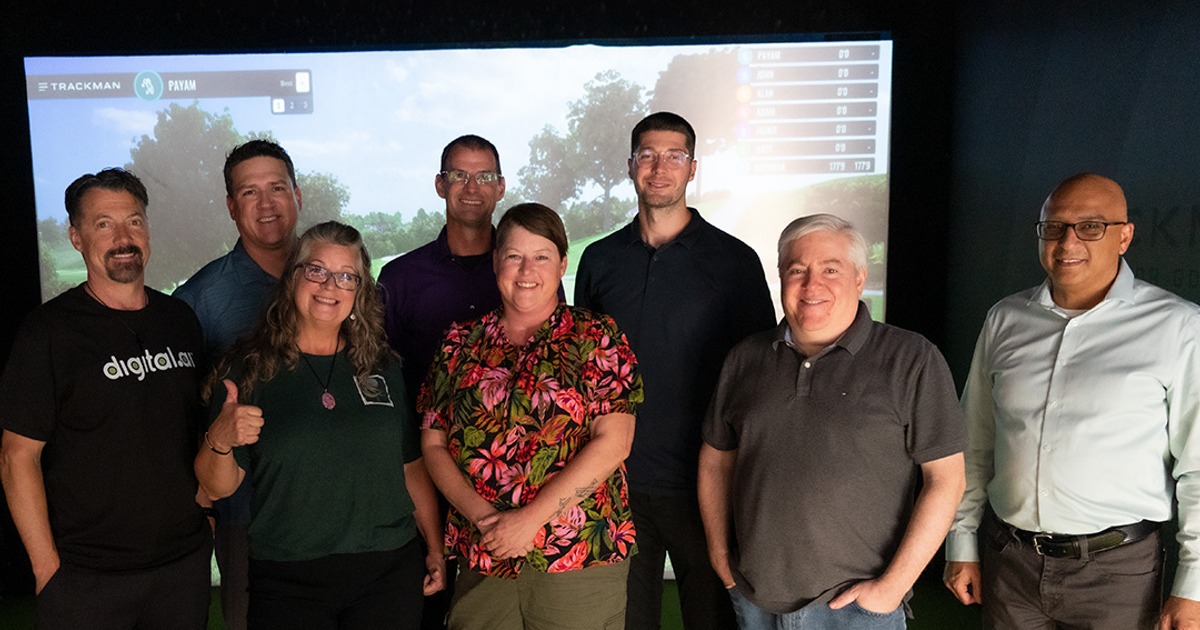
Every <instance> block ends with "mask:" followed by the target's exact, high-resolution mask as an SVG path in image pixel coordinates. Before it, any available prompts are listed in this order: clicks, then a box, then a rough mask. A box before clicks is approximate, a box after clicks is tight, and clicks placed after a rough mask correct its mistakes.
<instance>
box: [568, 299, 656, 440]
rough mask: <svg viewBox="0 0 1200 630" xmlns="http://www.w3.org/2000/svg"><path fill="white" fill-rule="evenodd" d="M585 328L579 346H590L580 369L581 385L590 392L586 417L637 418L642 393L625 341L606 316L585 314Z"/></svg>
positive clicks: (626, 341)
mask: <svg viewBox="0 0 1200 630" xmlns="http://www.w3.org/2000/svg"><path fill="white" fill-rule="evenodd" d="M583 312H584V313H587V315H588V317H587V319H588V320H589V325H588V326H587V327H586V328H585V329H584V331H582V332H583V339H582V342H583V343H591V344H594V346H593V348H592V351H591V352H590V353H589V354H588V356H587V357H586V359H585V361H586V363H585V365H584V368H583V374H584V382H585V384H586V386H587V387H588V388H590V390H591V391H590V394H591V395H590V396H588V415H589V416H591V417H593V418H595V417H599V416H603V415H607V414H610V413H628V414H634V415H636V414H637V406H638V403H640V402H642V400H643V396H644V392H643V389H642V377H641V375H640V374H639V373H638V369H637V357H635V356H634V354H633V349H632V348H630V347H629V340H628V339H626V338H625V334H624V333H622V332H621V331H620V329H618V328H617V325H616V323H615V322H614V321H613V319H612V318H611V317H609V316H607V315H594V314H591V313H590V312H588V311H583Z"/></svg>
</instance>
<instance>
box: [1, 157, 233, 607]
mask: <svg viewBox="0 0 1200 630" xmlns="http://www.w3.org/2000/svg"><path fill="white" fill-rule="evenodd" d="M66 205H67V214H68V217H69V220H70V228H69V234H70V239H71V244H72V245H74V247H75V249H76V250H78V251H79V252H80V254H82V255H83V260H84V264H85V266H86V268H87V281H86V282H84V283H83V284H82V285H80V286H78V287H75V288H73V289H70V290H68V291H66V292H64V293H63V294H62V295H60V296H58V297H56V298H54V299H52V300H50V301H49V302H47V303H45V304H43V305H42V306H40V307H39V308H38V309H36V310H35V311H34V312H33V313H32V314H30V316H29V318H28V319H27V320H26V321H25V323H24V325H23V326H22V327H21V329H20V331H19V333H18V336H17V340H16V343H15V344H14V346H13V350H12V354H11V355H10V358H9V361H8V365H7V366H6V368H5V371H4V376H3V378H2V379H0V424H2V425H3V428H4V433H3V437H2V438H0V479H2V480H3V483H4V490H5V493H6V495H7V498H8V505H9V509H10V510H11V512H12V516H13V521H14V522H15V523H16V526H17V530H18V531H19V532H20V534H21V540H22V541H23V542H24V543H25V548H26V550H27V551H28V552H29V558H30V561H31V563H32V565H33V574H34V581H35V589H36V592H37V625H38V627H39V628H51V629H53V628H63V629H69V630H78V629H79V628H114V629H126V628H128V629H132V628H135V627H152V628H170V629H175V628H178V629H181V630H182V629H197V630H199V629H202V628H204V627H205V626H206V625H207V616H208V595H209V588H210V580H209V557H210V554H211V542H210V536H209V532H208V531H207V527H206V523H205V519H204V515H203V512H202V510H201V508H200V507H199V505H197V503H196V490H197V484H196V479H195V475H194V473H193V472H192V459H193V457H194V456H195V453H196V437H197V435H198V430H199V427H200V426H201V425H200V423H201V422H202V419H203V410H202V408H201V406H200V401H199V392H198V384H199V380H200V377H201V364H202V363H203V361H202V360H201V358H202V342H201V336H200V326H199V323H198V322H197V321H196V317H195V315H193V314H192V312H191V309H189V308H188V307H187V305H186V304H184V303H183V302H180V301H179V300H176V299H174V298H171V297H168V296H166V295H164V294H162V293H159V292H158V291H154V290H153V289H148V288H146V286H145V284H144V280H145V264H146V261H147V260H148V259H149V257H150V241H149V230H148V228H147V222H146V205H147V197H146V189H145V187H144V186H143V185H142V183H141V182H140V181H139V180H138V179H137V177H135V176H134V175H133V174H131V173H128V172H126V171H123V170H120V169H106V170H104V171H101V172H99V173H97V174H95V175H92V174H88V175H84V176H82V177H80V178H79V179H77V180H75V181H74V182H73V183H72V184H71V185H70V186H69V187H68V188H67V192H66Z"/></svg>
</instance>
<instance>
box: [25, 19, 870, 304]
mask: <svg viewBox="0 0 1200 630" xmlns="http://www.w3.org/2000/svg"><path fill="white" fill-rule="evenodd" d="M25 73H26V89H27V93H28V104H29V133H30V138H31V146H32V151H33V155H32V158H33V160H32V162H33V171H34V173H33V175H34V185H35V196H36V212H37V219H38V223H37V225H38V240H39V254H40V257H41V259H40V263H41V266H40V269H41V274H42V275H41V283H42V297H43V299H49V298H50V297H53V296H54V295H57V294H58V293H59V292H61V291H62V290H63V289H65V288H68V287H70V286H74V285H76V284H78V283H80V282H82V281H83V280H84V279H85V277H86V275H85V270H84V266H83V261H82V259H81V257H80V256H79V254H78V252H76V251H75V250H74V249H73V248H72V247H71V244H70V242H69V240H68V237H67V219H66V210H65V209H64V207H63V191H64V189H65V188H66V186H67V185H68V184H69V183H70V182H71V181H72V180H74V179H75V178H76V177H78V176H79V175H81V174H83V173H94V172H96V171H98V170H100V169H102V168H105V167H109V166H121V167H124V168H127V169H129V170H130V171H132V172H134V173H136V174H137V175H138V176H139V177H141V178H142V180H143V181H144V182H145V184H146V186H147V189H148V191H149V195H150V206H149V210H148V215H149V220H150V236H151V246H152V255H151V259H150V262H149V264H148V266H147V284H149V285H150V286H152V287H155V288H157V289H160V290H162V291H166V292H170V291H172V290H173V289H174V288H175V287H176V286H178V285H179V284H180V283H182V282H183V281H184V280H186V279H187V278H188V277H189V276H191V274H192V273H194V272H195V271H196V270H197V269H199V268H200V267H201V266H202V265H204V264H205V263H206V262H208V261H210V260H212V259H213V258H216V257H217V256H220V255H222V254H224V253H225V252H227V251H229V249H230V247H232V246H233V244H234V243H235V242H236V239H237V233H236V231H235V227H234V224H233V222H232V221H231V220H230V218H229V214H228V211H227V210H226V206H225V190H224V183H223V179H222V166H223V163H224V159H225V155H226V154H227V153H228V152H229V150H230V149H232V148H233V147H234V146H235V145H237V144H239V143H241V142H244V141H246V140H248V139H251V138H260V137H267V138H271V139H274V140H276V141H277V142H279V143H280V144H281V145H282V146H283V147H284V148H285V149H286V150H287V151H288V152H289V153H290V154H291V156H292V159H293V161H294V162H295V165H296V172H297V179H298V182H297V183H298V185H299V187H300V189H301V191H302V193H303V210H302V212H301V215H300V228H304V227H307V226H308V225H312V224H315V223H318V222H320V221H325V220H329V219H337V220H341V221H343V222H346V223H349V224H351V225H354V226H355V227H357V228H359V229H360V230H361V231H362V232H363V234H364V237H365V239H366V244H367V247H368V250H369V251H370V253H371V256H372V258H373V260H374V269H375V271H378V269H379V267H380V266H382V264H383V263H385V262H386V261H388V260H390V259H391V258H393V257H395V256H397V255H400V254H402V253H404V252H406V251H409V250H411V249H413V248H415V247H418V246H420V245H421V244H423V243H426V242H428V241H430V240H432V239H434V238H435V237H436V236H437V233H438V231H439V229H440V228H441V226H442V224H443V223H444V208H445V206H444V202H443V201H442V200H441V199H440V198H438V196H437V194H436V192H435V190H434V177H435V175H436V173H437V172H438V171H439V170H440V169H439V159H440V156H441V151H442V148H443V147H444V146H445V145H446V144H447V143H448V142H450V141H451V140H452V139H454V138H456V137H458V136H460V135H463V134H477V135H480V136H483V137H484V138H487V139H488V140H491V141H492V142H493V143H495V144H496V146H497V148H498V149H499V152H500V158H501V167H502V171H503V175H504V177H505V181H506V184H507V192H506V193H505V196H504V199H503V200H501V202H500V204H499V206H498V208H497V213H496V218H497V219H498V218H499V216H500V215H501V214H502V213H503V212H504V210H505V208H507V207H509V206H512V205H514V204H516V203H519V202H523V201H537V202H540V203H543V204H545V205H547V206H550V207H551V208H554V209H555V210H557V211H558V212H559V214H560V215H561V216H562V217H563V220H564V222H565V224H566V226H567V230H568V234H569V237H570V240H571V244H570V252H569V260H570V265H569V267H568V271H567V273H568V275H567V278H566V279H565V283H566V285H567V286H566V287H565V288H566V294H567V296H568V297H570V296H571V295H572V291H573V278H574V268H575V262H576V261H577V260H578V258H579V255H580V254H581V253H582V252H583V249H584V247H586V246H587V244H589V243H591V242H592V241H594V240H596V239H597V238H599V237H601V236H603V235H606V234H608V233H610V232H612V231H613V230H614V229H617V228H619V227H621V226H623V225H625V224H626V223H628V222H629V221H630V220H631V219H632V218H633V217H634V216H635V215H636V211H637V200H636V197H635V194H634V190H633V186H632V184H631V183H630V180H629V175H628V162H627V160H628V158H629V156H630V139H629V132H630V130H631V129H632V128H633V126H634V125H635V124H636V123H637V122H638V121H639V120H640V119H641V118H642V117H644V116H645V115H647V114H649V113H651V112H655V111H664V110H665V111H672V112H675V113H678V114H680V115H682V116H683V117H684V118H686V119H688V120H689V121H690V122H691V123H692V125H693V126H694V127H695V129H696V134H697V144H696V150H695V154H696V155H695V156H694V157H695V158H696V160H697V161H698V167H697V172H696V177H695V180H694V181H693V182H692V183H691V184H690V185H689V187H688V192H687V200H688V204H689V205H691V206H693V207H695V208H697V209H698V210H699V211H700V213H701V214H702V215H703V216H704V217H705V218H706V219H707V220H709V221H710V222H712V223H714V224H715V225H717V226H718V227H720V228H722V229H724V230H726V231H728V232H731V233H733V234H735V235H736V236H738V237H739V238H741V239H742V240H744V241H746V242H747V243H749V244H750V245H751V246H752V247H754V248H755V249H756V250H757V251H758V252H759V256H760V258H761V259H762V262H763V266H764V268H765V270H766V274H767V278H768V284H770V285H771V286H772V290H773V291H775V292H778V281H777V278H778V275H777V272H776V271H775V267H776V262H777V260H776V259H777V254H776V241H777V239H778V236H779V233H780V231H781V230H782V229H783V227H784V226H785V225H787V223H788V222H789V221H791V220H792V219H794V218H796V217H798V216H802V215H806V214H814V213H818V212H831V213H834V214H837V215H839V216H842V217H844V218H846V219H848V220H850V221H852V222H853V223H854V224H855V225H856V226H857V227H858V228H859V229H860V230H861V231H862V232H863V233H864V235H865V236H866V239H867V243H868V245H869V258H870V268H869V273H868V279H867V291H866V299H867V300H868V302H869V303H870V304H871V309H872V313H873V315H874V316H875V317H876V318H877V319H882V318H883V314H884V297H885V296H884V287H885V286H886V277H885V273H886V258H887V224H888V151H889V147H888V143H889V132H890V126H889V123H890V115H891V92H892V90H891V80H892V79H891V77H892V41H891V40H890V38H889V37H888V36H887V35H869V36H863V35H861V34H858V35H854V36H838V35H829V34H820V35H817V34H807V35H793V36H787V37H781V38H779V39H776V40H773V41H772V40H762V39H761V38H756V39H754V40H744V39H737V40H724V41H722V40H712V39H706V40H688V41H687V42H685V43H682V44H681V43H678V42H655V41H640V42H634V43H631V42H618V43H603V44H596V43H588V44H553V45H536V46H534V45H528V44H511V45H509V44H504V45H496V46H489V47H486V48H471V49H463V48H450V49H421V50H395V51H372V52H316V53H271V54H204V55H153V56H151V55H147V56H109V57H98V56H88V57H61V56H60V57H30V58H26V59H25Z"/></svg>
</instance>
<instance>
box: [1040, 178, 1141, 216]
mask: <svg viewBox="0 0 1200 630" xmlns="http://www.w3.org/2000/svg"><path fill="white" fill-rule="evenodd" d="M1070 203H1086V204H1090V205H1092V206H1094V207H1095V208H1096V209H1097V210H1103V211H1104V212H1105V213H1106V214H1105V216H1111V217H1113V218H1109V219H1108V220H1109V221H1128V220H1129V209H1128V206H1127V205H1126V203H1125V191H1124V190H1121V186H1120V184H1118V183H1117V182H1115V181H1113V180H1111V179H1109V178H1107V177H1105V176H1103V175H1097V174H1095V173H1079V174H1077V175H1072V176H1070V177H1068V178H1066V179H1064V180H1062V181H1061V182H1059V184H1058V186H1055V187H1054V190H1053V191H1051V193H1050V195H1049V196H1048V197H1046V201H1044V202H1042V220H1043V221H1045V220H1046V215H1047V213H1048V212H1049V211H1050V209H1051V208H1052V207H1054V206H1056V205H1057V206H1061V205H1064V204H1070Z"/></svg>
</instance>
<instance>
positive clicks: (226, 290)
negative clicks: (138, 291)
mask: <svg viewBox="0 0 1200 630" xmlns="http://www.w3.org/2000/svg"><path fill="white" fill-rule="evenodd" d="M278 283H279V279H278V278H276V277H275V276H272V275H271V274H269V273H267V272H266V271H263V268H262V267H259V266H258V263H256V262H254V259H253V258H251V257H250V254H249V253H248V252H246V247H245V246H244V245H242V239H240V238H239V239H238V242H237V243H236V244H235V245H234V246H233V249H231V250H230V251H229V253H228V254H225V255H224V256H221V257H220V258H217V259H215V260H213V261H212V262H210V263H208V264H207V265H204V267H202V268H201V269H200V271H197V272H196V273H195V274H193V275H192V277H191V278H189V279H188V281H187V282H185V283H183V284H182V285H181V286H180V287H179V288H177V289H175V292H174V293H172V295H173V296H174V297H177V298H179V299H181V300H183V301H184V302H187V304H188V306H190V307H192V311H194V312H195V313H196V318H197V319H199V320H200V327H201V329H203V331H204V349H205V351H206V352H207V353H208V356H209V358H210V359H212V361H213V362H216V360H217V358H218V357H219V356H220V355H221V354H222V353H223V352H225V351H226V350H228V349H230V348H231V347H233V344H234V342H236V341H237V340H238V339H239V338H241V337H245V336H246V335H248V334H250V332H251V331H253V330H254V328H255V327H256V326H257V325H258V323H259V321H261V320H262V315H263V311H265V310H266V308H267V302H269V301H270V300H271V291H272V290H274V288H275V285H276V284H278Z"/></svg>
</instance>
